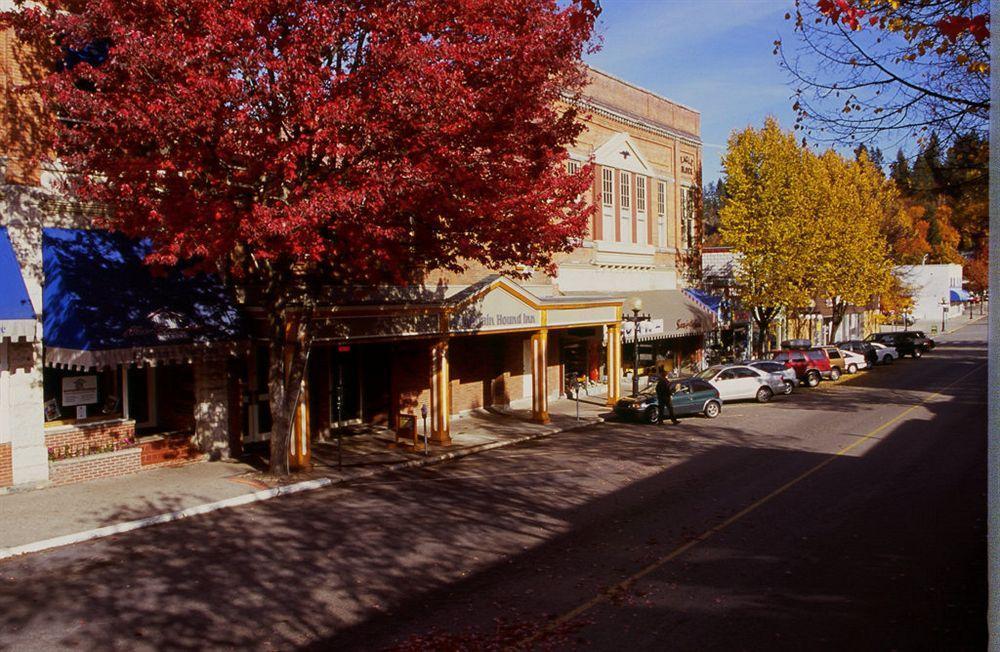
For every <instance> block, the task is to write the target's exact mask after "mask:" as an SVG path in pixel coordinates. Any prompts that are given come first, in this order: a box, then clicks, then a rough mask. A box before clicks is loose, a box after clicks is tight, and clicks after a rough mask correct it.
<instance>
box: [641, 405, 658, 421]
mask: <svg viewBox="0 0 1000 652" xmlns="http://www.w3.org/2000/svg"><path fill="white" fill-rule="evenodd" d="M642 418H643V419H645V421H646V423H656V422H657V421H659V420H660V412H659V410H657V409H656V406H655V405H650V406H649V407H648V408H646V411H645V412H643V413H642Z"/></svg>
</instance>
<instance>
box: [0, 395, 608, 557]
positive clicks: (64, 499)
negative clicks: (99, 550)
mask: <svg viewBox="0 0 1000 652" xmlns="http://www.w3.org/2000/svg"><path fill="white" fill-rule="evenodd" d="M549 407H550V416H551V419H552V420H551V422H550V423H548V424H545V425H542V424H537V423H533V422H531V421H530V420H528V417H529V416H530V410H512V411H510V412H508V413H502V412H488V411H486V410H479V411H476V412H474V413H472V414H469V415H467V416H463V417H459V418H455V419H453V420H452V424H451V426H452V442H453V443H452V445H451V446H448V447H446V448H444V447H438V446H433V445H432V446H431V450H430V455H424V454H423V453H422V451H420V452H413V451H410V450H407V449H405V448H387V444H388V443H390V442H391V441H392V440H393V438H392V437H388V440H386V439H385V438H383V437H364V436H362V437H352V438H349V439H350V441H346V442H345V446H344V455H343V462H344V464H343V467H342V468H339V469H338V468H337V464H336V459H337V458H336V448H335V447H336V444H335V443H334V444H317V447H316V451H315V457H314V466H313V469H312V470H311V471H309V472H308V473H300V474H296V475H295V476H293V477H292V478H290V479H289V480H288V481H287V482H282V483H276V482H274V481H273V480H271V479H269V478H267V477H266V476H264V475H263V474H261V473H260V472H259V471H258V470H257V469H255V468H254V467H252V466H250V465H247V464H243V463H240V462H235V461H228V462H198V463H193V464H187V465H184V466H177V467H166V468H160V469H155V470H151V471H144V472H141V473H137V474H135V475H130V476H127V477H123V478H110V479H105V480H95V481H93V482H87V483H81V484H76V485H67V486H62V487H53V488H49V489H39V490H34V491H23V492H13V493H9V494H6V495H0V525H2V527H0V559H3V558H5V557H9V556H12V555H14V554H21V553H24V552H31V551H35V550H43V549H47V548H50V547H56V546H59V545H66V544H69V543H74V542H77V541H84V540H87V539H92V538H98V537H101V536H108V535H110V534H115V533H119V532H123V531H128V530H130V529H137V528H139V527H146V526H148V525H152V524H154V523H155V522H165V521H169V520H177V519H178V518H185V517H187V516H191V515H194V514H196V513H205V512H208V511H213V510H214V509H221V508H224V507H229V506H233V505H237V504H246V503H249V502H255V501H258V500H267V499H269V498H272V497H275V496H277V495H281V494H283V493H292V492H294V491H301V490H307V489H312V488H318V487H323V486H328V485H330V484H335V483H338V482H346V481H350V480H354V479H358V478H364V477H370V476H373V475H378V474H381V473H387V472H390V471H393V470H399V469H402V468H410V467H419V466H425V465H429V464H437V463H440V462H444V461H447V460H451V459H455V458H458V457H463V456H465V455H471V454H474V453H477V452H481V451H484V450H490V449H493V448H499V447H503V446H510V445H513V444H517V443H519V442H522V441H527V440H530V439H535V438H538V437H544V436H547V435H552V434H556V433H559V432H564V431H567V430H572V429H575V428H579V427H583V426H586V425H590V424H593V423H597V422H599V421H600V420H601V415H602V414H604V413H606V412H607V411H608V409H607V407H606V406H605V405H604V398H603V397H598V396H594V397H587V396H583V397H582V398H581V400H580V405H579V408H580V420H579V421H578V420H577V418H576V402H575V401H570V400H567V399H561V400H558V401H553V402H552V403H550V406H549ZM100 528H105V530H104V531H100V530H99V529H100ZM50 540H51V541H50Z"/></svg>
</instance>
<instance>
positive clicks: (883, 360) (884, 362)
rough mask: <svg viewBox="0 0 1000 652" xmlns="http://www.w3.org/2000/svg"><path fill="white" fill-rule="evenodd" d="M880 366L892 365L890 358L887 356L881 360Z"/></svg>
mask: <svg viewBox="0 0 1000 652" xmlns="http://www.w3.org/2000/svg"><path fill="white" fill-rule="evenodd" d="M882 364H892V356H891V355H887V356H885V357H884V358H882Z"/></svg>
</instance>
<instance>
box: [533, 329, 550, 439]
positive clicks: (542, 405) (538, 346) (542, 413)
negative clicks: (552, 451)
mask: <svg viewBox="0 0 1000 652" xmlns="http://www.w3.org/2000/svg"><path fill="white" fill-rule="evenodd" d="M548 367H549V332H548V331H547V330H545V329H544V328H543V329H542V330H540V331H538V332H537V333H535V334H533V335H532V336H531V420H532V421H536V422H538V423H548V422H549V374H548Z"/></svg>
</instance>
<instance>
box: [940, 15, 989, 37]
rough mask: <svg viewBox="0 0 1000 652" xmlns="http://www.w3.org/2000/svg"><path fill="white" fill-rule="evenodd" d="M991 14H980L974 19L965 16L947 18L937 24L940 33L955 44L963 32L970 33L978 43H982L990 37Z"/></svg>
mask: <svg viewBox="0 0 1000 652" xmlns="http://www.w3.org/2000/svg"><path fill="white" fill-rule="evenodd" d="M989 22H990V16H989V14H980V15H978V16H973V17H972V18H966V17H964V16H945V17H944V18H942V19H941V20H939V21H938V22H937V25H936V27H937V28H938V31H940V32H941V34H942V35H944V37H945V38H947V39H948V40H949V41H951V42H952V43H954V42H955V41H957V40H958V38H959V37H960V36H961V35H962V32H966V31H967V32H969V33H970V34H972V37H973V38H974V39H976V42H977V43H982V42H983V41H985V40H986V39H988V38H989V37H990V28H989V27H987V25H989Z"/></svg>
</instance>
